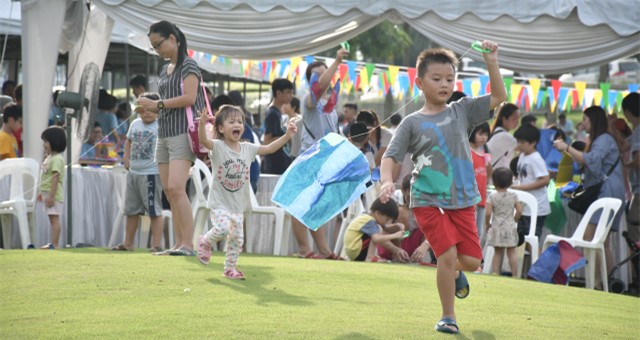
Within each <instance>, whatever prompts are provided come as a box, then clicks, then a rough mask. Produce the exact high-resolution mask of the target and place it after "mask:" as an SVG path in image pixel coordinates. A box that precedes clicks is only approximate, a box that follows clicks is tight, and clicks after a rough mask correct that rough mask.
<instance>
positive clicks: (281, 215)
mask: <svg viewBox="0 0 640 340" xmlns="http://www.w3.org/2000/svg"><path fill="white" fill-rule="evenodd" d="M250 191H251V211H250V212H248V213H247V214H246V216H245V221H248V220H249V217H250V216H251V214H272V215H273V216H274V217H275V226H274V228H275V231H274V240H273V255H286V249H284V248H286V245H288V244H289V233H285V232H284V226H285V224H287V223H289V219H290V217H289V215H288V214H287V213H286V212H285V211H284V209H282V208H279V207H276V206H264V205H260V204H259V203H258V199H257V198H256V195H255V194H254V193H253V190H250ZM246 226H247V233H246V235H245V239H246V242H245V248H246V250H247V253H251V252H253V238H254V233H253V231H252V230H251V229H252V228H253V227H254V225H253V224H251V223H247V224H246ZM283 244H284V245H285V246H284V247H283ZM283 251H285V253H284V254H283Z"/></svg>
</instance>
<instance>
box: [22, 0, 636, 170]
mask: <svg viewBox="0 0 640 340" xmlns="http://www.w3.org/2000/svg"><path fill="white" fill-rule="evenodd" d="M91 3H92V4H93V5H95V6H97V8H99V9H100V10H101V11H102V12H104V14H106V16H104V15H100V14H93V12H99V11H92V15H91V20H90V21H89V23H86V21H84V20H80V19H78V18H81V17H84V18H86V17H88V15H87V13H88V11H86V10H85V8H86V7H85V3H84V1H75V0H22V1H21V9H22V36H23V42H22V49H23V51H22V52H23V53H22V54H23V56H24V61H23V62H24V69H25V108H24V109H25V112H26V115H25V126H27V127H28V130H27V132H28V134H27V138H26V139H25V154H26V155H27V156H28V157H34V158H39V155H41V154H42V145H41V142H40V140H39V135H40V131H42V129H44V127H45V126H46V118H44V117H46V115H47V110H48V102H49V96H50V83H51V79H52V78H51V77H53V70H54V67H55V58H56V56H57V53H56V52H54V51H55V50H56V49H59V50H60V51H62V52H64V51H69V50H70V51H71V53H75V52H74V51H82V53H83V54H84V53H89V54H90V55H89V56H87V57H82V58H80V59H79V60H81V61H82V62H81V63H79V65H78V66H77V68H78V69H80V70H81V69H82V68H83V66H84V65H83V64H82V63H84V62H85V60H86V61H88V60H93V61H96V63H97V64H98V65H99V66H100V67H101V68H102V65H103V63H104V58H105V56H104V53H106V48H96V49H87V48H85V49H72V48H71V47H70V46H73V45H74V44H75V45H78V44H81V41H82V40H81V39H82V37H83V36H82V32H83V31H85V32H91V34H92V35H91V36H89V35H85V36H84V37H87V38H88V39H85V43H88V42H89V41H90V45H91V46H95V47H97V46H98V45H100V44H104V45H108V43H109V39H110V34H111V31H110V29H109V30H108V31H105V29H107V28H108V27H110V25H112V24H113V21H117V22H119V23H121V24H123V25H124V26H126V27H127V28H129V29H130V30H131V31H132V33H136V34H146V33H147V32H148V28H149V26H150V24H151V23H153V22H155V21H159V20H169V21H171V22H173V23H175V24H176V25H178V26H179V27H180V28H181V29H182V30H183V32H184V33H185V35H186V36H187V39H188V43H189V48H192V49H195V50H198V51H202V52H207V53H211V54H215V55H223V56H228V57H236V58H245V59H254V60H264V59H278V58H287V57H292V56H300V55H307V54H313V53H316V52H320V51H323V50H326V49H329V48H332V47H335V46H337V45H338V43H339V42H341V41H344V40H348V39H351V38H353V37H355V36H357V35H358V34H360V33H362V32H364V31H366V30H368V29H369V28H371V27H373V26H375V25H377V24H379V23H380V22H382V21H384V20H391V21H392V22H397V23H400V22H407V23H408V24H409V25H411V26H413V27H414V28H415V29H417V30H418V31H419V32H421V33H423V34H424V35H425V36H428V37H429V38H430V39H432V40H433V41H435V42H436V43H438V44H440V45H442V46H446V47H448V48H451V49H452V50H454V51H455V52H457V53H459V54H462V53H464V52H465V51H467V50H468V48H469V44H470V43H471V42H472V41H474V40H476V39H491V40H495V41H497V42H498V43H499V44H500V46H501V52H500V63H501V66H502V67H505V68H509V69H512V70H514V71H521V72H536V73H561V72H566V71H567V70H571V69H578V68H583V67H587V66H592V65H599V64H603V63H606V62H609V61H611V60H614V59H617V58H620V57H624V56H628V55H632V54H636V53H639V52H640V11H638V5H640V1H638V0H609V1H592V0H564V1H561V0H538V1H535V2H533V1H524V0H502V1H499V0H493V1H477V0H460V1H441V0H437V1H432V0H429V1H416V0H377V1H376V0H365V1H362V0H360V1H358V0H324V1H322V2H317V1H310V0H297V1H286V0H256V1H236V0H225V1H212V0H209V1H205V0H92V1H91ZM65 9H66V13H65ZM65 14H66V15H65ZM77 15H80V16H79V17H78V16H77ZM74 17H75V18H74ZM85 24H86V25H87V27H88V28H89V29H87V30H83V28H84V25H85ZM63 28H64V30H63ZM61 31H64V32H63V34H62V37H61V34H60V32H61ZM47 51H51V52H47ZM472 56H474V57H476V58H477V57H478V55H476V54H473V55H472ZM73 58H76V57H74V56H70V60H75V59H73ZM52 60H53V61H52ZM70 71H71V70H70ZM49 78H51V79H49ZM70 85H71V84H70ZM76 86H77V85H76ZM71 88H72V89H73V87H71ZM76 144H77V143H76Z"/></svg>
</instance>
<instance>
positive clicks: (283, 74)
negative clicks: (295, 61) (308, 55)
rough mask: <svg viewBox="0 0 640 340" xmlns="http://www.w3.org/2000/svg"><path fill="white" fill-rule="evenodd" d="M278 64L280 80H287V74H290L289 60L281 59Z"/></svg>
mask: <svg viewBox="0 0 640 340" xmlns="http://www.w3.org/2000/svg"><path fill="white" fill-rule="evenodd" d="M278 64H279V65H280V72H278V74H279V75H280V78H289V74H290V73H291V70H290V68H291V67H290V66H291V60H289V59H282V60H280V62H279V63H278Z"/></svg>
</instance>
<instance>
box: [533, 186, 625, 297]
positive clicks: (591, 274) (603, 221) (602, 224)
mask: <svg viewBox="0 0 640 340" xmlns="http://www.w3.org/2000/svg"><path fill="white" fill-rule="evenodd" d="M621 206H622V201H621V200H619V199H617V198H613V197H603V198H600V199H598V200H596V201H595V202H593V203H592V204H591V206H589V209H587V212H586V213H585V214H584V216H582V219H581V220H580V223H579V224H578V228H576V231H575V232H574V233H573V235H572V236H571V237H562V236H558V235H547V238H545V240H544V246H543V249H546V248H547V247H548V246H549V245H551V244H552V243H557V242H559V241H560V240H564V241H567V242H569V244H571V245H572V246H573V247H575V248H578V247H579V248H582V249H583V253H584V257H585V258H586V259H587V266H586V268H585V276H586V278H585V279H586V282H585V283H586V287H587V288H589V289H593V288H594V286H595V265H596V255H598V254H599V255H600V264H601V265H600V275H601V277H602V287H603V288H604V289H605V290H608V287H609V282H608V278H607V266H606V263H607V261H606V258H605V256H606V255H605V252H604V241H605V240H606V238H607V235H609V230H611V224H613V218H614V217H615V215H616V214H617V213H618V210H620V207H621ZM599 209H602V214H601V215H600V219H599V220H598V224H597V225H596V231H595V234H594V236H593V240H591V241H585V240H584V233H585V231H586V230H587V224H589V220H590V219H591V216H593V214H594V213H595V212H596V211H597V210H599Z"/></svg>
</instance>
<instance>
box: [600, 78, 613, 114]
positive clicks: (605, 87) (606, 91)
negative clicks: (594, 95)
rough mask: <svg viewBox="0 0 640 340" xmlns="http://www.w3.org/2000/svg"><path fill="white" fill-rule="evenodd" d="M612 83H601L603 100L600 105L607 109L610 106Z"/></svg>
mask: <svg viewBox="0 0 640 340" xmlns="http://www.w3.org/2000/svg"><path fill="white" fill-rule="evenodd" d="M610 86H611V84H609V83H600V91H601V92H602V102H601V103H600V107H601V108H603V109H605V110H606V109H607V106H609V96H608V94H609V87H610Z"/></svg>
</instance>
